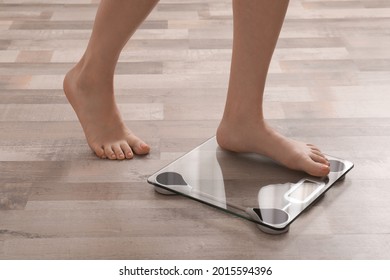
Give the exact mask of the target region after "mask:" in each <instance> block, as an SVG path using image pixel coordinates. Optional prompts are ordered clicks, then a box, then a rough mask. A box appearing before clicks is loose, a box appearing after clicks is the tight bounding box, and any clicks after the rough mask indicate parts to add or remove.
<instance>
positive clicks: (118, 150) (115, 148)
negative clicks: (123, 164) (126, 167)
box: [112, 144, 125, 159]
mask: <svg viewBox="0 0 390 280" xmlns="http://www.w3.org/2000/svg"><path fill="white" fill-rule="evenodd" d="M112 150H113V151H114V153H115V157H116V158H117V159H124V158H125V155H124V154H123V151H122V149H121V147H120V145H119V144H114V145H112Z"/></svg>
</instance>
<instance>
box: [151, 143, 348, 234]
mask: <svg viewBox="0 0 390 280" xmlns="http://www.w3.org/2000/svg"><path fill="white" fill-rule="evenodd" d="M326 157H327V158H328V160H329V162H330V169H331V172H330V173H329V175H328V176H326V177H321V178H320V177H312V176H310V175H307V174H306V173H303V172H298V171H293V170H289V169H287V168H285V167H283V166H280V165H278V164H277V163H275V162H274V161H272V160H270V159H268V158H266V157H263V156H261V155H258V154H251V153H233V152H229V151H226V150H223V149H221V148H220V147H219V146H218V144H217V142H216V138H215V137H213V138H211V139H209V140H208V141H206V142H205V143H203V144H201V145H200V146H198V147H196V148H195V149H193V150H192V151H190V152H188V153H187V154H185V155H184V156H182V157H181V158H179V159H177V160H175V161H174V162H172V163H171V164H169V165H168V166H166V167H164V168H162V169H161V170H159V171H158V172H156V173H155V174H153V175H152V176H150V177H149V178H148V182H149V183H151V184H153V185H154V186H155V190H156V191H157V192H159V193H162V194H167V195H168V194H180V195H183V196H186V197H189V198H191V199H194V200H197V201H199V202H202V203H205V204H208V205H211V206H214V207H216V208H219V209H221V210H223V211H226V212H228V213H231V214H234V215H237V216H239V217H242V218H244V219H247V220H249V221H251V222H253V223H256V225H257V226H258V227H259V228H260V229H261V230H262V231H264V232H267V233H270V234H280V233H283V232H286V231H288V229H289V226H290V224H291V223H292V222H293V221H294V220H295V219H296V218H297V217H298V216H299V215H300V214H301V213H302V212H303V211H305V210H306V209H308V207H309V206H311V205H312V204H314V203H315V202H316V201H317V200H318V199H319V198H320V197H321V196H323V195H324V193H325V192H326V191H328V190H329V189H330V188H331V187H332V186H333V185H334V184H335V183H336V182H337V181H340V180H342V179H344V176H345V175H346V174H347V172H348V171H350V170H351V169H352V168H353V164H352V163H351V162H349V161H347V160H343V159H339V158H335V157H332V156H329V155H326Z"/></svg>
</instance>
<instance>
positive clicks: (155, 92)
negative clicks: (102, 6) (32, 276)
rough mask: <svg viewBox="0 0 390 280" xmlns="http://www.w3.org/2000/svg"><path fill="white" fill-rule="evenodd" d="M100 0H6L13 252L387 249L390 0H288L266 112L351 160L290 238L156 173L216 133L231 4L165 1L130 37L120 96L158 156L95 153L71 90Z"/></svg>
mask: <svg viewBox="0 0 390 280" xmlns="http://www.w3.org/2000/svg"><path fill="white" fill-rule="evenodd" d="M97 2H98V1H89V0H72V1H65V0H39V1H38V0H29V1H20V0H0V258H1V259H214V258H217V259H389V258H390V206H389V201H390V183H389V182H390V171H389V170H390V149H389V143H390V51H389V50H390V1H389V0H343V1H339V0H292V1H291V4H290V7H289V11H288V15H287V18H286V21H285V24H284V27H283V31H282V33H281V37H280V40H279V42H278V46H277V49H276V51H275V54H274V57H273V62H272V65H271V69H270V73H269V78H268V81H267V88H266V96H265V104H264V106H265V112H266V115H267V118H268V119H269V120H270V123H271V124H272V125H274V126H275V127H277V128H278V129H279V130H280V131H282V132H283V133H284V134H286V135H288V136H290V137H294V138H296V139H300V140H304V141H307V142H311V143H314V144H316V145H318V146H319V147H321V149H322V150H323V151H324V152H325V153H327V154H331V155H334V156H337V157H341V158H345V159H348V160H350V161H352V162H354V163H355V168H354V169H353V170H352V171H351V172H350V174H349V175H348V177H347V178H346V180H345V181H344V182H343V183H341V184H339V185H338V186H337V187H334V188H332V190H331V191H330V192H328V193H327V195H326V197H325V198H324V199H323V200H322V201H321V202H320V203H318V204H317V205H316V206H315V207H313V208H312V209H311V211H309V212H307V214H305V215H303V216H301V217H300V218H299V219H298V220H296V221H295V222H294V223H293V225H292V226H291V228H290V231H289V232H288V233H287V234H284V235H279V236H271V235H267V234H264V233H262V232H260V231H259V230H258V229H257V228H256V227H255V226H254V225H253V224H251V223H250V222H247V221H245V220H242V219H240V218H236V217H233V216H231V215H228V214H226V213H223V212H222V211H218V210H216V209H214V208H211V207H208V206H206V205H202V204H199V203H197V202H194V201H191V200H189V199H186V198H183V197H171V196H169V197H165V196H163V195H159V194H157V193H155V192H154V190H153V188H152V187H151V186H150V185H149V184H147V182H146V178H147V177H148V176H149V175H151V174H152V173H154V172H155V171H157V170H158V169H160V168H161V167H163V166H165V165H166V164H168V163H169V162H170V161H172V160H173V159H175V158H177V157H178V156H180V155H182V154H183V153H185V152H187V151H189V150H190V149H192V148H194V147H195V146H197V145H199V144H200V143H202V142H203V141H204V140H206V139H208V138H209V137H211V136H213V135H214V133H215V129H216V127H217V125H218V120H219V119H220V117H221V115H222V110H223V106H224V101H225V93H226V86H227V79H228V74H229V63H230V56H231V39H232V30H231V29H232V11H231V3H230V0H215V1H214V0H213V1H210V0H193V1H181V0H162V1H161V2H160V3H159V4H158V6H157V7H156V9H155V10H154V11H153V12H152V14H151V15H150V16H149V17H148V18H147V20H146V21H145V22H144V24H143V25H142V26H141V28H140V29H139V30H138V31H137V33H136V34H135V35H134V37H133V39H132V40H131V42H129V44H128V45H127V46H126V48H125V50H124V52H123V53H122V56H121V58H120V63H119V65H118V69H117V76H116V80H115V83H116V88H117V90H116V94H117V100H118V102H119V103H120V106H121V109H122V112H123V115H124V118H125V120H126V123H127V124H128V125H129V126H130V127H131V128H132V129H133V130H134V131H136V132H137V134H139V135H140V136H141V137H143V138H144V139H145V140H146V141H147V142H148V143H150V144H151V146H152V149H153V150H152V152H151V154H150V155H148V156H146V157H137V158H135V159H134V160H131V161H122V162H113V161H108V160H99V159H97V158H95V156H94V155H93V154H92V152H91V151H90V150H89V148H88V146H87V144H86V142H85V140H84V135H83V132H82V130H81V127H80V125H79V123H78V122H77V119H76V116H75V114H74V112H73V111H72V109H71V107H70V105H69V104H68V103H67V101H66V98H65V97H64V95H63V92H62V79H63V76H64V74H65V73H66V71H67V70H68V69H69V68H70V67H71V66H72V65H73V64H74V63H75V62H77V60H78V59H79V57H80V55H81V54H82V52H83V50H84V49H85V47H86V44H87V41H88V38H89V35H90V32H91V27H92V24H93V19H94V15H95V12H96V9H97Z"/></svg>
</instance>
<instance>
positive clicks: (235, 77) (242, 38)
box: [217, 0, 329, 176]
mask: <svg viewBox="0 0 390 280" xmlns="http://www.w3.org/2000/svg"><path fill="white" fill-rule="evenodd" d="M287 6H288V0H273V1H269V0H233V15H234V40H233V55H232V64H231V73H230V81H229V88H228V95H227V101H226V107H225V112H224V116H223V118H222V121H221V123H220V125H219V127H218V130H217V140H218V143H219V145H220V146H221V147H222V148H225V149H227V150H231V151H234V152H255V153H259V154H262V155H265V156H268V157H270V158H272V159H274V160H275V161H277V162H279V163H281V164H283V165H285V166H286V167H288V168H291V169H295V170H301V171H305V172H307V173H309V174H311V175H314V176H325V175H326V174H328V173H329V163H328V161H327V159H326V158H325V156H324V155H323V154H322V153H321V152H320V151H319V149H318V148H316V147H315V146H313V145H310V144H305V143H301V142H298V141H295V140H292V139H289V138H286V137H284V136H283V135H280V134H279V133H278V132H276V131H275V130H274V129H272V128H271V127H269V125H267V123H266V122H265V120H264V116H263V108H262V105H263V92H264V87H265V81H266V76H267V72H268V68H269V64H270V61H271V57H272V54H273V51H274V49H275V46H276V42H277V39H278V37H279V33H280V30H281V27H282V24H283V20H284V17H285V14H286V11H287Z"/></svg>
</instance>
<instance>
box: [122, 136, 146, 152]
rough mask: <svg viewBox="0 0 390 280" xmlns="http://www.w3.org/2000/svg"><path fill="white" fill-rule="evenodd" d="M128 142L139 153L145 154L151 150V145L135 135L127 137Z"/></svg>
mask: <svg viewBox="0 0 390 280" xmlns="http://www.w3.org/2000/svg"><path fill="white" fill-rule="evenodd" d="M127 143H128V144H129V145H130V147H131V148H132V149H133V151H134V153H136V154H137V155H145V154H147V153H149V151H150V147H149V145H147V144H146V143H145V142H144V141H142V140H141V139H139V138H138V137H137V136H135V135H130V136H129V137H128V139H127Z"/></svg>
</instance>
